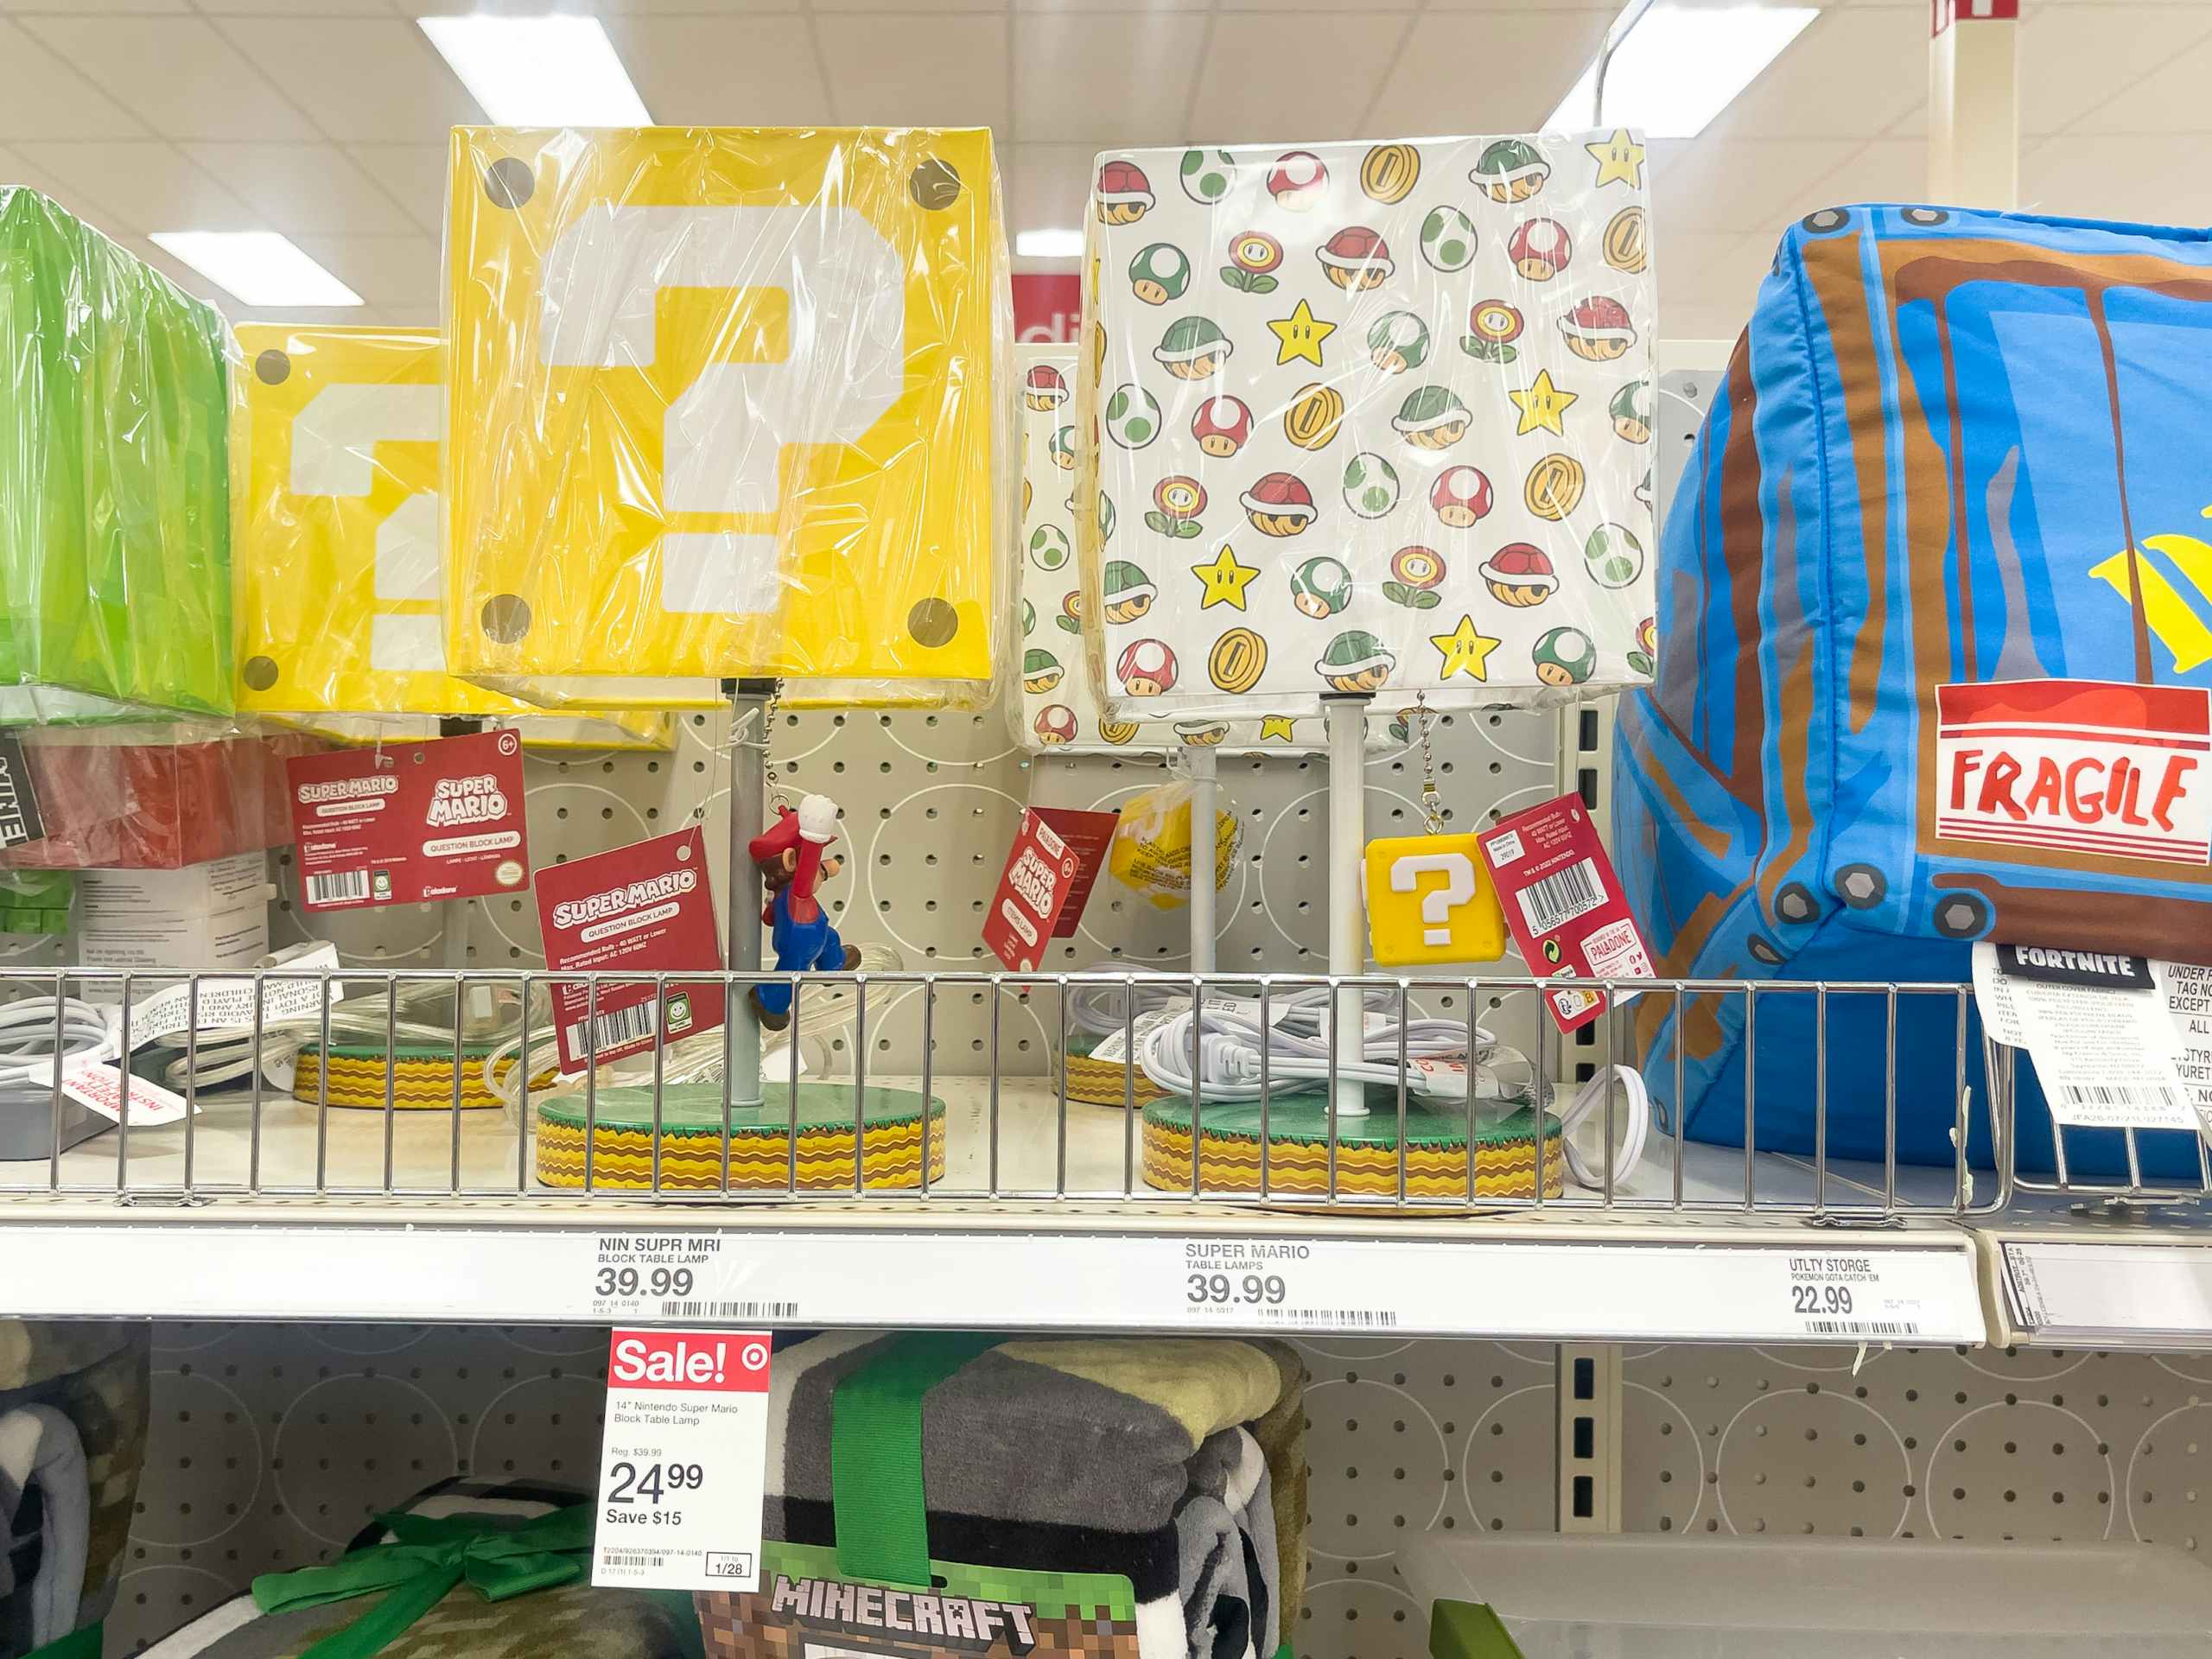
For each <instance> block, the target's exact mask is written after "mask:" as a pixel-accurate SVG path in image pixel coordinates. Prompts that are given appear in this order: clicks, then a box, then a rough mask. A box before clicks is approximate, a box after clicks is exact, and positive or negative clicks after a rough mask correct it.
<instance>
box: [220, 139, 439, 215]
mask: <svg viewBox="0 0 2212 1659" xmlns="http://www.w3.org/2000/svg"><path fill="white" fill-rule="evenodd" d="M181 148H182V149H183V150H184V153H185V154H186V155H187V156H190V157H191V158H192V159H193V160H194V161H195V162H198V163H199V164H200V166H201V167H202V168H206V169H207V171H208V172H209V173H211V174H213V175H214V176H215V177H216V178H217V179H218V180H219V181H221V182H222V183H224V184H225V185H226V186H228V187H229V188H230V189H231V190H232V192H233V193H234V194H237V195H238V197H239V198H240V199H241V200H244V201H245V204H246V205H247V206H248V207H252V208H254V209H255V210H256V211H257V212H258V213H262V214H263V215H264V218H265V219H266V222H267V223H268V226H269V227H270V229H271V230H277V231H282V232H284V233H285V234H286V235H287V236H298V235H300V234H301V233H302V232H316V233H321V234H324V235H332V236H336V235H346V236H411V235H415V234H416V233H418V232H419V230H420V226H417V225H416V223H415V221H414V220H413V219H411V218H410V217H409V215H408V214H406V213H403V212H402V211H401V210H400V208H399V207H398V205H397V203H396V202H394V201H393V200H392V199H391V197H390V196H389V195H387V194H385V191H384V188H383V187H381V186H380V185H378V183H377V182H376V181H374V180H373V179H372V178H370V176H369V175H367V174H365V173H364V172H363V171H361V169H360V168H358V167H356V166H354V165H353V162H352V160H351V159H349V158H348V157H347V156H346V153H345V151H343V150H341V149H339V148H338V147H337V146H336V145H335V144H185V145H183V146H181Z"/></svg>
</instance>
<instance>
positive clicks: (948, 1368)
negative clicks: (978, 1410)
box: [829, 1332, 1004, 1589]
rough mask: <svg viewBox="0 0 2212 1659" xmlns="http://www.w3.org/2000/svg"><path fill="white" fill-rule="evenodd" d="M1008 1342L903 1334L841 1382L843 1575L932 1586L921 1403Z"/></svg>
mask: <svg viewBox="0 0 2212 1659" xmlns="http://www.w3.org/2000/svg"><path fill="white" fill-rule="evenodd" d="M1003 1340H1004V1338H1001V1337H995V1336H981V1335H977V1334H976V1333H974V1332H920V1333H917V1334H916V1335H913V1336H910V1337H901V1338H899V1339H898V1340H897V1341H895V1342H893V1343H891V1344H889V1345H888V1346H887V1347H886V1348H885V1350H884V1351H883V1352H881V1353H880V1354H879V1355H877V1356H876V1357H874V1359H872V1360H870V1361H869V1362H868V1363H867V1364H865V1365H862V1366H861V1367H860V1368H859V1369H858V1370H855V1371H853V1372H852V1373H851V1374H850V1375H849V1376H844V1377H842V1378H841V1379H839V1381H838V1383H837V1387H836V1391H835V1392H834V1393H833V1394H832V1395H831V1397H830V1402H829V1498H830V1505H831V1514H832V1516H833V1517H834V1521H835V1524H836V1529H837V1570H838V1571H839V1572H841V1573H844V1574H845V1576H846V1577H848V1578H853V1579H866V1580H873V1581H875V1582H878V1583H882V1584H897V1585H906V1586H912V1587H914V1588H917V1589H927V1588H928V1587H929V1583H930V1527H929V1504H928V1501H927V1499H926V1498H925V1497H924V1495H923V1492H922V1399H923V1396H924V1395H927V1394H928V1393H929V1391H930V1390H931V1389H933V1388H935V1387H936V1386H937V1385H938V1383H942V1382H944V1379H945V1378H947V1377H948V1376H951V1375H952V1374H953V1373H954V1372H955V1371H957V1370H959V1369H960V1368H961V1367H962V1366H963V1365H965V1364H966V1363H968V1362H969V1360H971V1359H974V1358H976V1357H978V1356H979V1355H982V1354H986V1353H988V1352H989V1351H991V1350H992V1349H994V1348H995V1347H997V1346H998V1345H999V1344H1000V1343H1001V1341H1003Z"/></svg>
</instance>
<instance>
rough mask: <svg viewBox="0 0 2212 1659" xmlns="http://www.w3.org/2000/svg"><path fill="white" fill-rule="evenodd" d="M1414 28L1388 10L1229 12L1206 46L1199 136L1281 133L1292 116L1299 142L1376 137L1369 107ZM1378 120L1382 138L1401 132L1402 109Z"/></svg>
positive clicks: (1204, 138)
mask: <svg viewBox="0 0 2212 1659" xmlns="http://www.w3.org/2000/svg"><path fill="white" fill-rule="evenodd" d="M1413 22H1414V20H1413V17H1412V16H1411V15H1410V14H1405V13H1398V12H1387V11H1363V12H1351V11H1338V12H1313V13H1306V14H1303V15H1300V16H1291V17H1274V16H1255V15H1251V14H1245V15H1237V14H1233V13H1224V14H1223V15H1222V16H1219V17H1217V18H1216V19H1215V20H1214V25H1213V37H1212V39H1211V41H1209V42H1208V43H1207V47H1206V52H1205V67H1204V73H1202V74H1201V75H1200V77H1199V80H1198V104H1197V105H1196V109H1197V116H1196V118H1195V119H1194V121H1193V127H1194V130H1193V132H1192V137H1194V138H1196V139H1198V141H1200V142H1201V143H1203V142H1206V141H1209V140H1212V141H1224V140H1225V141H1229V142H1232V143H1233V142H1236V141H1237V140H1238V139H1240V138H1241V137H1242V136H1243V135H1244V134H1246V133H1249V132H1273V131H1278V130H1281V129H1282V128H1283V126H1284V125H1285V124H1286V120H1287V124H1289V125H1290V126H1292V127H1294V128H1295V131H1294V132H1293V133H1292V134H1291V136H1292V137H1297V138H1305V139H1313V140H1316V141H1321V140H1327V139H1332V138H1362V137H1367V136H1369V135H1368V127H1367V122H1368V119H1369V117H1368V111H1369V110H1370V108H1372V107H1374V106H1375V104H1376V90H1377V88H1378V87H1379V86H1381V84H1382V80H1383V74H1384V73H1385V72H1386V71H1387V70H1389V67H1390V65H1391V61H1392V60H1393V59H1395V57H1396V56H1397V54H1398V51H1399V48H1401V47H1402V45H1403V44H1404V42H1405V39H1406V34H1407V31H1408V29H1411V28H1412V27H1413ZM1286 111H1296V112H1297V113H1296V114H1295V115H1294V116H1290V117H1286V114H1285V112H1286ZM1382 119H1383V121H1384V124H1385V125H1387V126H1389V132H1380V131H1378V132H1377V133H1376V137H1392V136H1394V135H1395V134H1396V133H1398V132H1399V131H1401V130H1403V129H1402V128H1401V127H1399V126H1397V125H1396V124H1395V111H1391V112H1390V113H1389V115H1387V116H1384V117H1383V118H1382Z"/></svg>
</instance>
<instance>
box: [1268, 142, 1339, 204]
mask: <svg viewBox="0 0 2212 1659" xmlns="http://www.w3.org/2000/svg"><path fill="white" fill-rule="evenodd" d="M1328 188H1329V169H1328V168H1325V167H1324V166H1322V165H1321V158H1320V157H1319V156H1316V155H1315V154H1313V151H1312V150H1309V149H1294V150H1292V151H1291V152H1290V153H1289V154H1287V155H1286V156H1283V157H1282V158H1281V160H1280V161H1278V162H1276V163H1275V164H1274V166H1273V167H1272V168H1268V194H1269V195H1271V196H1273V197H1274V199H1275V205H1276V206H1277V207H1287V208H1289V209H1290V210H1291V211H1292V212H1293V213H1304V212H1306V210H1307V209H1308V208H1310V207H1313V204H1314V203H1316V202H1318V201H1319V200H1321V197H1322V195H1323V194H1325V192H1326V191H1327V189H1328Z"/></svg>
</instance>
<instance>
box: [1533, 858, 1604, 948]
mask: <svg viewBox="0 0 2212 1659" xmlns="http://www.w3.org/2000/svg"><path fill="white" fill-rule="evenodd" d="M1604 903H1605V883H1604V882H1602V881H1600V880H1599V879H1598V865H1597V862H1596V861H1595V860H1593V859H1587V858H1586V859H1583V860H1581V861H1580V862H1579V863H1573V864H1570V865H1568V866H1567V868H1565V869H1563V870H1554V872H1553V873H1552V874H1549V875H1547V876H1543V877H1541V878H1539V879H1538V880H1535V881H1531V882H1530V883H1529V885H1528V886H1527V887H1523V888H1522V889H1521V914H1522V918H1525V919H1526V920H1527V922H1528V924H1529V931H1530V932H1531V933H1548V932H1550V931H1552V930H1553V929H1554V928H1558V927H1564V926H1565V925H1567V923H1569V922H1571V921H1573V919H1574V918H1576V917H1578V916H1580V915H1582V914H1584V913H1585V912H1589V911H1592V910H1595V909H1597V908H1598V907H1599V906H1600V905H1602V904H1604Z"/></svg>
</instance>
